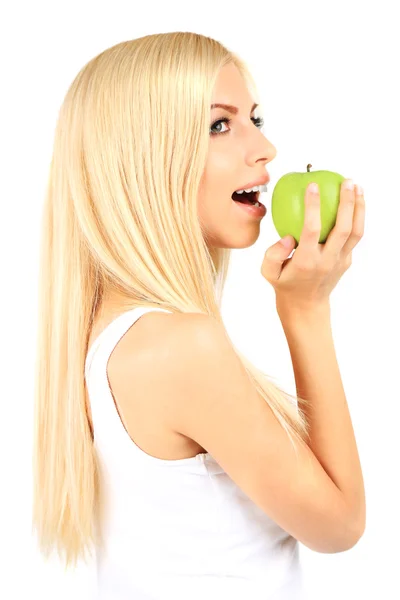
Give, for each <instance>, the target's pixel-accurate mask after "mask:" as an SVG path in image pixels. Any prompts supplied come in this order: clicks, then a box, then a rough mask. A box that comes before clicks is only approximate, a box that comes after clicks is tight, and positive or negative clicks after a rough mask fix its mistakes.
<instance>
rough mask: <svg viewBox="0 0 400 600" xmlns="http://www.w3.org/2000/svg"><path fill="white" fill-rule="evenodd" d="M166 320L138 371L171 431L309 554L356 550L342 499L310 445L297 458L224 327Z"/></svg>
mask: <svg viewBox="0 0 400 600" xmlns="http://www.w3.org/2000/svg"><path fill="white" fill-rule="evenodd" d="M162 321H163V319H162V318H160V319H159V322H160V327H159V328H158V330H157V331H154V332H153V334H154V335H155V336H156V337H155V338H153V342H154V340H156V341H157V343H153V344H152V354H149V353H148V354H147V355H146V356H145V357H144V360H143V365H142V366H143V368H142V370H141V372H142V373H143V372H146V373H147V380H148V381H149V382H150V383H149V385H150V386H151V394H152V396H153V397H154V398H156V399H157V403H158V404H157V406H159V407H160V410H161V411H162V412H161V414H162V417H163V419H164V422H165V423H166V424H167V426H168V428H169V429H170V430H171V431H174V432H176V433H178V434H181V435H183V436H185V437H186V438H189V439H191V440H193V441H194V442H196V443H197V444H199V446H201V447H202V448H204V449H205V450H206V451H207V452H209V453H210V454H211V455H212V456H213V457H214V458H215V459H216V461H217V462H218V463H219V464H220V465H221V467H222V468H223V469H224V471H225V472H226V473H227V474H228V475H229V476H230V477H231V479H232V480H233V481H235V482H236V484H237V485H238V486H239V487H240V488H241V489H242V490H243V491H244V492H245V493H246V494H247V496H249V497H250V498H251V499H252V500H253V502H254V503H255V504H257V505H258V506H259V507H260V508H261V509H262V510H263V511H264V512H265V513H266V514H267V515H269V516H270V517H271V518H272V519H273V520H274V521H275V522H276V523H278V524H279V525H280V526H281V527H282V528H283V529H284V530H285V531H287V532H288V533H289V534H290V535H292V536H293V537H294V538H296V539H297V540H299V541H301V542H302V543H303V544H304V545H306V546H308V547H309V548H310V549H312V550H315V551H317V552H327V553H331V552H341V551H343V550H347V549H349V548H351V547H353V545H355V543H356V542H357V541H358V539H359V532H358V531H357V528H356V526H355V524H354V523H353V522H352V520H351V518H350V514H349V511H348V507H347V506H346V504H345V502H344V498H343V495H342V493H341V492H340V490H339V489H338V488H337V487H336V485H335V484H334V482H333V481H332V480H331V479H330V477H329V476H328V474H327V472H326V471H325V470H324V468H323V467H322V465H321V464H320V463H319V461H318V460H317V458H316V456H315V455H314V454H313V452H312V451H311V449H310V448H309V447H308V446H307V444H305V443H303V444H300V445H299V446H298V448H297V452H295V451H294V449H293V447H292V444H291V443H290V440H289V438H288V436H287V433H286V431H285V430H284V428H283V427H282V425H281V423H280V422H279V420H278V419H277V417H276V416H275V414H274V413H273V411H272V409H271V407H270V406H269V404H268V403H267V402H266V401H265V399H264V398H263V397H262V396H261V395H260V394H259V393H258V391H257V389H256V387H255V386H254V384H253V382H252V381H251V379H250V378H249V377H248V374H247V371H246V369H245V367H244V365H243V364H242V361H241V360H240V359H239V357H238V356H237V354H236V352H235V349H234V347H233V346H232V344H231V343H230V340H229V339H228V334H227V332H226V330H225V328H224V326H223V324H222V323H219V322H218V321H217V320H216V319H214V318H213V317H211V316H209V315H203V314H193V313H190V314H184V315H182V314H179V315H175V314H174V315H173V317H167V318H165V319H164V323H163V324H162V325H161V322H162ZM146 369H147V371H146ZM148 375H151V377H148ZM132 383H133V382H132Z"/></svg>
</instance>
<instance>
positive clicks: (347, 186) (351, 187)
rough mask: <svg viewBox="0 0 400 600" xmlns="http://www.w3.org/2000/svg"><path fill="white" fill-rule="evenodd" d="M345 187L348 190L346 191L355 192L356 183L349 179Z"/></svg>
mask: <svg viewBox="0 0 400 600" xmlns="http://www.w3.org/2000/svg"><path fill="white" fill-rule="evenodd" d="M344 187H345V188H346V190H354V183H353V180H352V179H347V181H346V182H345V184H344Z"/></svg>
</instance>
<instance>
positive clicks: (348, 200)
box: [323, 179, 355, 258]
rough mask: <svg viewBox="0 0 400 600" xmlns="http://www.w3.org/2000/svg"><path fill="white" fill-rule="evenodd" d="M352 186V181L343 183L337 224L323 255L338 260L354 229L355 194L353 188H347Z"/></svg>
mask: <svg viewBox="0 0 400 600" xmlns="http://www.w3.org/2000/svg"><path fill="white" fill-rule="evenodd" d="M347 184H352V180H351V179H348V180H345V181H343V183H342V185H341V189H340V203H339V208H338V212H337V215H336V223H335V226H334V227H333V229H332V230H331V232H330V233H329V236H328V239H327V241H326V242H325V247H324V250H323V254H324V255H325V256H326V257H327V256H330V257H332V258H337V257H339V255H340V254H341V252H342V250H343V247H344V245H345V244H346V243H347V241H348V239H349V237H350V234H351V231H352V229H353V215H354V207H355V192H354V185H353V187H352V188H351V187H347Z"/></svg>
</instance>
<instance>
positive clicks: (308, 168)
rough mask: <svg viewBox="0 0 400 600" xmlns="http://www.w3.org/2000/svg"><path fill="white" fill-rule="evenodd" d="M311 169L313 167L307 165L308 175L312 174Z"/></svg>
mask: <svg viewBox="0 0 400 600" xmlns="http://www.w3.org/2000/svg"><path fill="white" fill-rule="evenodd" d="M311 167H312V165H307V173H309V172H310V169H311Z"/></svg>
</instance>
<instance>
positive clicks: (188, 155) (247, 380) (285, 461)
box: [33, 32, 365, 600]
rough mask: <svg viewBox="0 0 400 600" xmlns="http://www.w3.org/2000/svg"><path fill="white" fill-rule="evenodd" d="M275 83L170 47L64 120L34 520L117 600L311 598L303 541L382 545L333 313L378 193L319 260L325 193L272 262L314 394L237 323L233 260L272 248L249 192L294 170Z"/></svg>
mask: <svg viewBox="0 0 400 600" xmlns="http://www.w3.org/2000/svg"><path fill="white" fill-rule="evenodd" d="M255 89H256V87H255V85H254V82H253V80H252V77H251V75H250V73H249V71H248V69H247V68H246V65H245V63H244V62H243V61H241V60H240V59H239V58H238V56H236V55H235V54H233V53H232V52H230V51H228V50H227V49H226V48H225V47H224V46H222V45H221V44H220V43H218V42H217V41H215V40H213V39H210V38H208V37H205V36H202V35H199V34H194V33H187V32H185V33H183V32H176V33H166V34H159V35H149V36H146V37H143V38H140V39H136V40H132V41H127V42H123V43H120V44H117V45H116V46H114V47H112V48H109V49H107V50H105V51H104V52H102V53H101V54H100V55H99V56H96V57H95V58H94V59H92V60H91V61H90V62H89V63H88V64H86V65H85V66H84V68H83V69H82V70H81V71H80V72H79V73H78V75H77V77H76V78H75V80H74V81H73V83H72V85H71V87H70V88H69V90H68V92H67V95H66V98H65V100H64V102H63V104H62V107H61V110H60V114H59V119H58V123H57V128H56V132H55V140H54V151H53V157H52V163H51V169H50V176H49V186H48V192H47V196H46V202H45V205H44V212H43V232H42V247H41V282H40V312H39V327H38V346H37V366H36V369H37V370H36V386H35V438H34V482H35V489H34V513H33V524H34V528H35V530H36V532H37V536H38V543H39V548H40V551H41V552H42V553H43V555H44V556H48V555H49V554H50V553H51V552H52V551H53V550H55V551H57V552H58V553H59V555H60V556H63V557H64V558H65V562H66V565H67V566H70V565H72V564H76V562H77V561H78V560H79V559H81V558H82V559H84V560H86V555H87V551H89V552H90V551H92V550H93V549H94V550H95V560H96V568H97V576H98V577H97V592H96V593H97V595H96V598H98V599H100V598H101V599H102V600H106V599H107V600H111V599H112V600H122V599H127V598H132V599H133V598H135V600H144V599H150V598H151V599H153V600H158V599H163V600H166V599H169V598H171V599H172V598H174V600H180V599H183V598H185V600H186V599H187V598H190V599H191V600H193V599H197V598H199V599H200V598H201V599H204V598H210V599H213V598H218V599H220V598H229V599H230V600H232V599H235V598H240V599H243V598H246V599H247V600H256V599H257V600H258V599H260V600H261V598H274V600H283V599H286V598H290V599H291V600H296V599H298V598H301V597H302V591H301V568H300V562H299V542H301V543H303V544H305V545H306V546H308V547H309V548H311V549H313V550H315V551H316V552H327V553H329V552H341V551H343V550H347V549H349V548H351V547H352V546H354V545H355V544H356V543H357V541H358V539H359V538H360V536H361V535H362V533H363V531H364V527H365V497H364V486H363V477H362V472H361V467H360V462H359V458H358V452H357V446H356V442H355V438H354V433H353V429H352V424H351V419H350V415H349V411H348V407H347V402H346V398H345V395H344V390H343V387H342V383H341V378H340V373H339V369H338V365H337V361H336V356H335V350H334V346H333V339H332V332H331V321H330V304H329V296H330V293H331V291H332V289H333V288H334V287H335V285H336V284H337V282H338V281H339V279H340V277H341V276H342V274H343V273H344V272H345V270H346V269H347V268H349V266H350V264H351V252H352V250H353V248H354V246H355V245H356V244H357V242H358V240H359V239H360V237H361V236H362V233H363V227H364V199H363V195H362V193H356V190H354V188H353V189H347V188H346V187H345V186H343V188H342V190H341V202H340V207H339V212H338V218H337V222H336V225H335V227H334V229H333V230H332V231H331V233H330V235H329V238H328V240H327V241H326V243H325V244H319V243H318V240H319V235H320V229H321V223H320V208H319V196H318V194H312V193H311V191H310V190H309V189H308V190H307V192H306V196H305V203H306V215H305V221H304V227H303V231H302V236H301V238H300V241H299V244H297V242H296V241H295V240H294V239H293V238H289V245H284V244H283V243H282V241H279V242H277V243H276V244H274V245H273V246H271V247H270V248H269V249H268V250H267V252H266V253H265V257H264V260H263V264H262V266H261V273H262V275H263V277H264V278H265V280H266V281H268V282H269V283H270V285H272V286H273V288H274V291H275V293H276V308H277V312H278V315H279V318H280V320H281V323H282V326H283V328H284V332H285V336H286V338H287V341H288V344H289V348H290V354H291V358H292V362H293V368H294V374H295V378H296V391H297V395H296V397H291V396H290V395H289V394H287V393H286V392H284V391H283V390H281V389H279V388H278V387H277V386H276V385H274V384H273V383H272V382H271V381H269V379H268V378H267V376H266V375H265V374H264V373H263V372H261V371H260V370H258V369H257V368H255V366H254V365H252V364H251V363H250V362H249V361H248V360H247V359H246V357H245V356H243V355H242V354H241V353H240V352H239V351H238V350H237V349H236V348H235V346H234V345H233V343H232V342H231V340H230V338H229V335H228V334H227V332H226V329H225V327H224V324H223V321H222V318H221V313H220V306H221V298H222V292H223V288H224V284H225V280H226V276H227V272H228V266H229V259H230V253H231V249H233V248H246V247H249V246H250V245H252V244H254V242H255V241H256V240H257V238H258V236H259V232H260V221H261V218H262V216H263V211H262V209H261V211H258V212H257V211H256V210H249V207H248V206H247V207H246V206H245V205H244V204H243V203H240V202H238V201H237V200H234V199H233V198H232V195H233V192H235V191H237V190H241V189H249V188H250V187H251V188H252V187H253V184H254V185H262V184H265V183H266V182H268V180H269V176H268V174H267V172H266V170H265V166H266V165H267V164H268V163H269V162H270V161H272V160H273V159H274V157H275V156H276V149H275V147H274V146H273V145H272V144H271V143H270V142H269V141H268V140H267V138H266V137H265V136H264V134H263V133H262V132H261V131H260V126H261V125H262V123H263V121H262V117H260V116H256V114H257V113H256V108H257V105H256V104H255V102H254V100H255ZM216 105H228V106H216ZM293 250H294V253H293ZM292 253H293V254H292ZM291 254H292V256H290V255H291ZM249 301H250V302H253V301H254V299H249Z"/></svg>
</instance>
